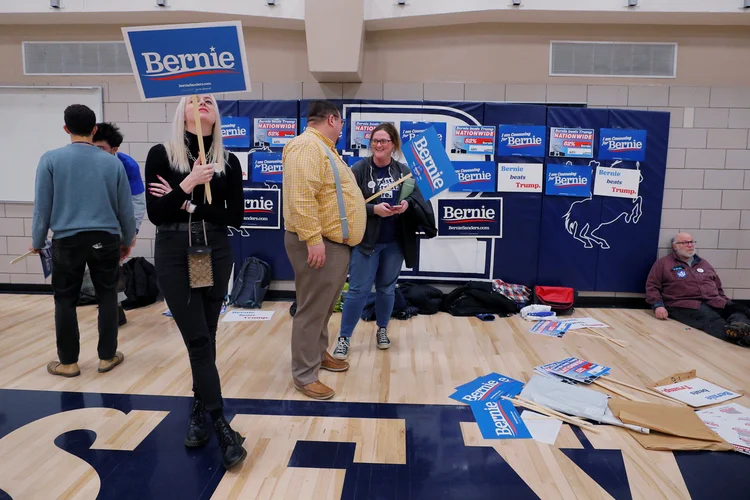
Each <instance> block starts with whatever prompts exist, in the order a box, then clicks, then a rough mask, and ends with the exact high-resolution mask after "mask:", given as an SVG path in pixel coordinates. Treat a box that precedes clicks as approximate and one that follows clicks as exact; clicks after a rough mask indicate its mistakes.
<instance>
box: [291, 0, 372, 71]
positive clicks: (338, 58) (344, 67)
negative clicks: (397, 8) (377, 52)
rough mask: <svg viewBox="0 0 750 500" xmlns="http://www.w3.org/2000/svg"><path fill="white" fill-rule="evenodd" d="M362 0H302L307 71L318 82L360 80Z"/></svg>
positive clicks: (363, 8)
mask: <svg viewBox="0 0 750 500" xmlns="http://www.w3.org/2000/svg"><path fill="white" fill-rule="evenodd" d="M364 12H365V7H364V0H305V32H306V36H307V59H308V63H309V65H310V72H311V73H312V74H313V76H314V77H315V78H316V79H317V80H318V81H319V82H360V81H362V66H363V63H362V60H363V58H364V41H365V20H364V19H365V18H364Z"/></svg>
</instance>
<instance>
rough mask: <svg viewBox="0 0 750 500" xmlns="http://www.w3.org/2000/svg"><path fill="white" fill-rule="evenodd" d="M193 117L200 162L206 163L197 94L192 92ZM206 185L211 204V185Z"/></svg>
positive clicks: (207, 197) (207, 196)
mask: <svg viewBox="0 0 750 500" xmlns="http://www.w3.org/2000/svg"><path fill="white" fill-rule="evenodd" d="M191 99H192V102H193V118H194V119H195V129H196V131H197V132H198V150H199V152H200V158H201V163H203V164H204V165H206V146H205V145H204V144H203V128H202V127H201V114H200V112H199V111H198V96H197V95H195V94H193V96H192V98H191ZM204 186H205V187H206V200H207V201H208V204H209V205H210V204H211V185H210V184H209V183H206V184H204Z"/></svg>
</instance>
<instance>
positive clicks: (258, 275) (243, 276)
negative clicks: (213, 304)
mask: <svg viewBox="0 0 750 500" xmlns="http://www.w3.org/2000/svg"><path fill="white" fill-rule="evenodd" d="M270 284H271V266H269V265H268V263H267V262H265V261H262V260H260V259H259V258H257V257H248V258H247V259H245V262H243V263H242V267H241V268H240V271H239V272H238V273H237V277H236V278H235V280H234V284H233V285H232V293H231V295H230V296H229V304H230V305H233V306H237V307H242V308H246V309H259V308H260V306H261V304H262V303H263V299H264V298H265V297H266V292H268V287H269V285H270Z"/></svg>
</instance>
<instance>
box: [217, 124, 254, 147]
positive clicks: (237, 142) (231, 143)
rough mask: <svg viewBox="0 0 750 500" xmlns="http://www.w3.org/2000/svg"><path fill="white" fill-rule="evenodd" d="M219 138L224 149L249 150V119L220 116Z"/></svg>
mask: <svg viewBox="0 0 750 500" xmlns="http://www.w3.org/2000/svg"><path fill="white" fill-rule="evenodd" d="M221 138H222V140H223V142H224V147H226V148H229V149H232V148H249V147H250V118H248V117H246V116H222V117H221Z"/></svg>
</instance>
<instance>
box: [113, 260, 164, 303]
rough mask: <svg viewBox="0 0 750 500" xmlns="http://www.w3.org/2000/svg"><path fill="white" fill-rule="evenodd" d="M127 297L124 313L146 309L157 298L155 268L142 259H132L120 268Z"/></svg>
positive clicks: (157, 285) (157, 289)
mask: <svg viewBox="0 0 750 500" xmlns="http://www.w3.org/2000/svg"><path fill="white" fill-rule="evenodd" d="M121 270H122V279H121V281H124V283H125V288H124V291H125V296H126V297H127V298H126V299H125V300H124V301H123V303H122V308H123V309H125V310H126V311H128V310H130V309H136V308H138V307H146V306H149V305H151V304H153V303H154V302H156V301H157V300H158V298H159V294H160V292H159V284H158V281H157V279H156V268H155V267H154V265H153V264H151V263H150V262H149V261H148V260H146V259H144V258H143V257H134V258H132V259H130V260H129V261H127V262H126V263H125V264H123V266H122V267H121Z"/></svg>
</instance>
